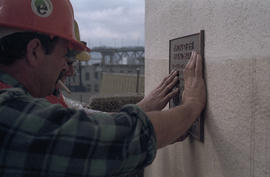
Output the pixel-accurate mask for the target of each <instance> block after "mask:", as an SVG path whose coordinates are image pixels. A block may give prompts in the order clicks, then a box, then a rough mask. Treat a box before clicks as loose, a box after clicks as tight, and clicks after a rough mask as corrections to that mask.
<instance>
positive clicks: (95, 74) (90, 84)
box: [65, 46, 144, 103]
mask: <svg viewBox="0 0 270 177" xmlns="http://www.w3.org/2000/svg"><path fill="white" fill-rule="evenodd" d="M90 55H91V59H90V60H89V61H88V62H79V63H78V65H76V66H75V68H74V69H75V73H74V75H73V77H70V78H68V79H67V81H66V85H67V86H68V88H69V89H70V90H71V91H72V94H71V95H68V94H65V96H67V97H69V98H71V99H73V100H77V101H80V102H84V103H88V102H89V98H90V97H92V96H106V95H110V96H111V95H118V96H121V95H143V94H144V47H142V46H138V47H121V48H114V47H94V48H92V49H91V52H90Z"/></svg>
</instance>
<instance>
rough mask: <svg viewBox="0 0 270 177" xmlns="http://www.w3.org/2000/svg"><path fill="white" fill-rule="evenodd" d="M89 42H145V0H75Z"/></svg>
mask: <svg viewBox="0 0 270 177" xmlns="http://www.w3.org/2000/svg"><path fill="white" fill-rule="evenodd" d="M71 3H72V5H73V8H74V13H75V18H76V20H77V21H78V23H79V26H80V32H81V38H82V39H83V40H85V41H87V43H88V46H90V47H94V46H112V47H119V46H143V45H144V0H71Z"/></svg>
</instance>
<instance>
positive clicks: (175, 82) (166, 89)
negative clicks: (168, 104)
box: [162, 77, 179, 95]
mask: <svg viewBox="0 0 270 177" xmlns="http://www.w3.org/2000/svg"><path fill="white" fill-rule="evenodd" d="M178 82H179V78H178V77H175V78H174V79H173V80H172V81H171V82H170V83H168V84H167V85H165V87H164V88H163V90H162V95H167V94H168V93H169V92H170V91H171V90H172V89H173V87H174V86H175V85H176V84H177V83H178Z"/></svg>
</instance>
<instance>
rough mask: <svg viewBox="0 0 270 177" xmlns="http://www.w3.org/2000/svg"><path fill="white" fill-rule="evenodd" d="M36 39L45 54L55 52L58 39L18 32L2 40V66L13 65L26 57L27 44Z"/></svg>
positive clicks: (34, 33) (0, 55)
mask: <svg viewBox="0 0 270 177" xmlns="http://www.w3.org/2000/svg"><path fill="white" fill-rule="evenodd" d="M35 38H37V39H39V40H40V42H41V44H42V47H43V49H44V51H45V54H51V53H52V52H53V49H54V47H55V44H56V42H57V40H58V37H54V38H51V37H49V36H48V35H44V34H40V33H36V32H17V33H13V34H10V35H8V36H4V37H2V38H1V39H0V64H4V65H11V64H13V63H14V62H15V61H16V60H18V59H21V58H23V57H25V55H26V48H27V44H28V43H29V42H30V41H31V40H32V39H35Z"/></svg>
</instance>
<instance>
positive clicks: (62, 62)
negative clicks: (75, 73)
mask: <svg viewBox="0 0 270 177" xmlns="http://www.w3.org/2000/svg"><path fill="white" fill-rule="evenodd" d="M67 53H68V42H67V41H65V40H62V39H60V40H59V41H58V42H57V44H56V46H55V48H54V50H53V52H52V53H51V54H49V55H45V56H44V60H43V61H44V62H43V63H42V65H43V66H42V67H41V68H40V70H41V71H40V73H41V76H40V77H41V78H40V81H41V82H42V83H41V86H42V87H41V90H42V96H43V97H45V96H48V95H51V94H52V93H53V91H54V90H55V88H56V84H57V82H58V80H59V79H61V78H62V77H63V75H65V72H66V71H69V70H70V69H71V68H70V67H69V65H68V63H67V59H68V58H67ZM70 72H71V71H70Z"/></svg>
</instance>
